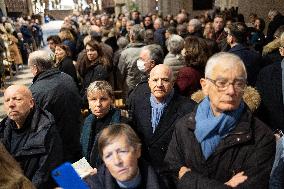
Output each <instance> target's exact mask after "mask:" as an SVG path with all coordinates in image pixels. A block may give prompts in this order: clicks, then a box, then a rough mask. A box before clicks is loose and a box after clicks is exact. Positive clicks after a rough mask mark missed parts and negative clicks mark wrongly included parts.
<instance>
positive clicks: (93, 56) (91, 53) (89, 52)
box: [86, 45, 98, 61]
mask: <svg viewBox="0 0 284 189" xmlns="http://www.w3.org/2000/svg"><path fill="white" fill-rule="evenodd" d="M86 53H87V57H88V59H89V60H90V61H94V60H96V59H97V58H98V51H96V50H95V49H94V48H93V47H91V46H89V45H87V46H86Z"/></svg>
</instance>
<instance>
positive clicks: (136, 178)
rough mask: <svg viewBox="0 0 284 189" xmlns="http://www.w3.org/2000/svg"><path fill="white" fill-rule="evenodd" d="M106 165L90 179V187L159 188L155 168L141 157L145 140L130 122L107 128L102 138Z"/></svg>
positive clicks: (102, 152)
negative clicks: (141, 139) (139, 136)
mask: <svg viewBox="0 0 284 189" xmlns="http://www.w3.org/2000/svg"><path fill="white" fill-rule="evenodd" d="M98 147H99V153H100V156H101V157H102V159H103V161H104V165H102V166H100V167H99V168H98V172H97V174H96V175H94V176H90V177H88V178H87V179H86V182H87V183H88V184H89V186H90V188H95V189H111V188H118V189H119V188H126V189H127V188H131V189H139V188H143V189H159V188H160V186H159V182H158V178H157V175H156V173H155V172H154V170H153V168H152V167H151V166H150V165H149V164H148V163H146V162H145V161H143V160H139V158H140V156H141V142H140V139H139V138H138V136H137V134H136V133H135V132H134V130H133V129H132V128H131V127H130V126H129V125H126V124H114V125H110V126H108V127H107V128H105V129H104V130H103V131H102V132H101V134H100V136H99V140H98Z"/></svg>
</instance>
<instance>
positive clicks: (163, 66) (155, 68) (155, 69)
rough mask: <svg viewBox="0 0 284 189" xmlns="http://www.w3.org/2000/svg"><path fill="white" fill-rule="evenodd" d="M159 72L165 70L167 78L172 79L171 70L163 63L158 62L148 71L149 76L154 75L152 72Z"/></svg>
mask: <svg viewBox="0 0 284 189" xmlns="http://www.w3.org/2000/svg"><path fill="white" fill-rule="evenodd" d="M161 72H166V73H167V74H168V75H169V78H170V80H171V81H172V80H173V70H172V69H171V68H170V67H169V66H168V65H165V64H158V65H156V66H155V67H154V68H153V69H152V70H151V72H150V77H151V74H152V75H154V74H157V73H158V74H159V73H161Z"/></svg>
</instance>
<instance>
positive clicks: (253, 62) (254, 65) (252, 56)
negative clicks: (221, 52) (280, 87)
mask: <svg viewBox="0 0 284 189" xmlns="http://www.w3.org/2000/svg"><path fill="white" fill-rule="evenodd" d="M228 52H229V53H233V54H235V55H237V56H238V57H240V59H241V60H242V61H243V62H244V64H245V67H246V70H247V75H248V76H247V81H248V84H249V85H251V86H255V82H256V79H257V75H258V72H259V70H260V68H261V65H262V64H263V63H262V62H263V60H262V57H261V55H260V54H258V53H257V52H255V51H253V50H250V49H249V48H247V47H245V46H243V45H241V44H238V45H236V46H234V47H232V48H231V49H230V50H229V51H228Z"/></svg>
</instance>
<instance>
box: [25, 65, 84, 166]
mask: <svg viewBox="0 0 284 189" xmlns="http://www.w3.org/2000/svg"><path fill="white" fill-rule="evenodd" d="M30 90H31V91H32V94H33V98H34V99H35V101H36V103H37V104H38V105H39V106H40V107H42V108H43V109H46V110H47V111H49V112H50V113H52V115H53V116H54V118H55V122H56V126H57V128H58V131H59V134H60V136H61V138H62V141H63V156H64V160H65V161H70V162H73V161H76V160H78V159H79V158H81V152H80V151H81V149H80V127H81V111H80V107H81V97H80V95H79V92H78V89H77V86H76V84H75V82H74V80H73V79H72V77H71V76H69V75H67V74H65V73H63V72H60V71H59V70H58V69H50V70H48V71H44V72H42V73H40V74H38V75H37V76H35V78H34V79H33V83H32V85H31V86H30Z"/></svg>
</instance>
